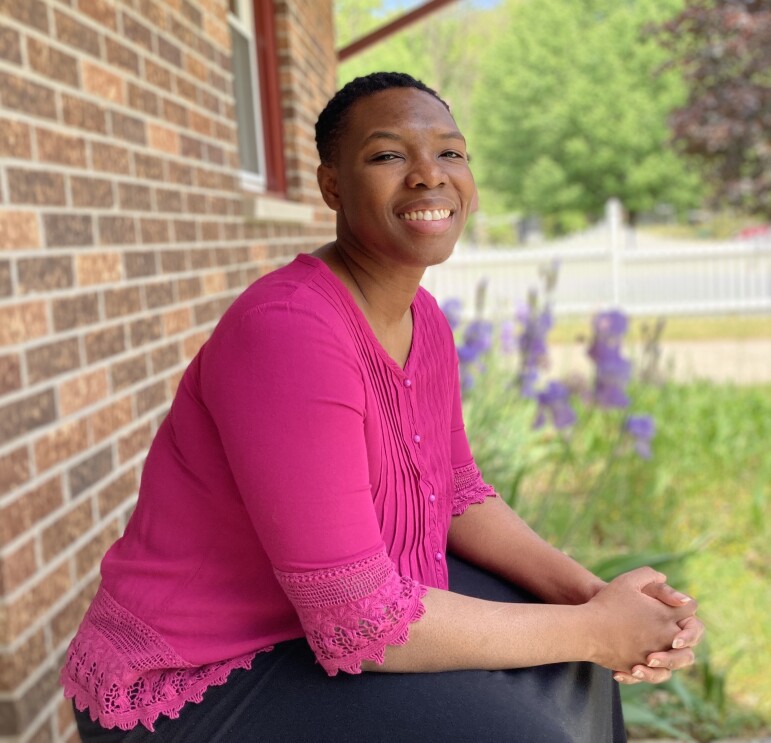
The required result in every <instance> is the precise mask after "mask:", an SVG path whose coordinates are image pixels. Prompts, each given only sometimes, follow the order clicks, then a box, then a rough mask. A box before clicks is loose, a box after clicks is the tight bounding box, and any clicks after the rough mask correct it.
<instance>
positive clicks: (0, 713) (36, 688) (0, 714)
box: [0, 668, 58, 743]
mask: <svg viewBox="0 0 771 743" xmlns="http://www.w3.org/2000/svg"><path fill="white" fill-rule="evenodd" d="M57 676H58V670H57V669H56V668H49V669H48V670H46V671H45V672H44V673H43V675H42V676H40V677H39V678H37V679H36V680H35V683H34V684H32V685H31V686H29V688H28V689H27V691H25V692H24V694H23V695H22V696H21V697H17V698H15V699H13V701H4V702H0V719H2V718H6V719H7V720H13V726H14V728H15V729H12V730H11V729H10V728H5V729H4V728H3V727H0V734H4V733H6V732H12V733H17V732H22V731H25V732H27V733H29V737H26V738H25V740H30V741H34V742H35V743H55V741H54V739H53V732H52V730H51V723H50V720H49V719H47V718H44V719H43V722H42V723H40V724H39V726H38V727H36V728H33V727H32V723H33V722H35V718H36V717H37V716H38V714H39V713H40V712H41V711H42V710H43V708H44V707H45V706H46V704H47V703H48V702H49V701H50V700H51V698H52V697H53V696H54V695H55V694H56V692H57V684H58V681H57ZM4 707H5V708H6V709H5V710H3V708H4ZM9 708H10V709H9ZM2 724H3V723H1V722H0V726H2ZM17 740H18V739H17Z"/></svg>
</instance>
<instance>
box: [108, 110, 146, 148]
mask: <svg viewBox="0 0 771 743" xmlns="http://www.w3.org/2000/svg"><path fill="white" fill-rule="evenodd" d="M110 121H111V126H112V135H113V136H114V137H117V138H118V139H123V140H125V141H126V142H131V143H132V144H141V145H144V144H146V143H147V131H146V127H145V122H144V121H143V120H142V119H140V118H137V117H136V116H128V115H126V114H122V113H118V112H117V111H110Z"/></svg>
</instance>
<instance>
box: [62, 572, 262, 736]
mask: <svg viewBox="0 0 771 743" xmlns="http://www.w3.org/2000/svg"><path fill="white" fill-rule="evenodd" d="M271 649H272V648H270V647H268V648H264V649H263V650H265V651H267V650H271ZM261 652H262V651H261ZM254 655H255V653H253V652H252V653H247V654H245V655H241V656H239V657H237V658H231V659H229V660H225V661H221V662H218V663H209V664H207V665H204V666H192V665H191V664H190V663H187V662H186V661H184V660H183V659H182V658H180V657H179V655H177V653H176V652H174V650H173V649H172V648H171V647H170V646H169V645H168V643H166V641H165V640H164V639H163V637H161V636H160V635H159V634H158V633H157V632H156V631H155V630H154V629H152V627H149V626H148V625H146V624H145V623H144V622H142V621H141V620H140V619H139V618H137V617H135V616H134V615H133V614H132V613H131V612H130V611H128V610H127V609H125V608H124V607H122V606H121V605H120V604H119V603H118V602H117V601H115V599H114V598H113V597H112V596H110V594H109V593H108V592H107V591H106V590H105V589H104V588H103V587H100V588H99V590H98V591H97V593H96V596H95V597H94V601H93V603H92V604H91V607H90V608H89V610H88V612H87V613H86V616H85V617H84V619H83V622H82V624H81V625H80V629H79V630H78V633H77V634H76V635H75V638H74V639H73V640H72V642H71V643H70V646H69V648H68V650H67V661H66V663H65V666H64V668H63V669H62V672H61V677H60V680H61V684H62V686H63V687H64V696H65V697H67V698H70V699H74V700H75V704H76V705H77V707H78V709H79V710H85V709H88V710H89V713H90V715H91V719H92V720H99V724H100V725H101V726H102V727H104V728H113V727H118V728H120V729H121V730H130V729H131V728H133V727H135V726H136V725H137V724H138V723H141V724H142V725H144V726H145V727H146V728H147V729H148V730H150V731H153V730H154V723H155V721H156V720H157V719H158V717H159V715H165V716H166V717H170V718H172V719H176V718H177V717H179V713H180V710H181V709H182V707H183V706H184V705H185V704H186V703H188V702H200V701H201V700H202V699H203V694H204V692H205V691H206V689H207V688H209V687H210V686H220V685H222V684H224V683H225V681H226V680H227V678H228V675H229V674H230V672H231V671H232V670H233V669H235V668H250V667H251V665H252V660H253V659H254Z"/></svg>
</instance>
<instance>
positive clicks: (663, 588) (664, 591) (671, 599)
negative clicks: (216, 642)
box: [643, 583, 693, 606]
mask: <svg viewBox="0 0 771 743" xmlns="http://www.w3.org/2000/svg"><path fill="white" fill-rule="evenodd" d="M643 593H645V594H647V595H648V596H650V597H651V598H654V599H658V600H659V601H661V602H662V603H664V604H667V605H668V606H682V605H683V604H687V603H688V602H689V601H692V600H693V599H691V597H690V596H686V595H685V594H684V593H682V592H681V591H676V590H675V589H674V588H672V586H670V585H669V584H668V583H649V584H648V585H647V586H645V587H644V588H643Z"/></svg>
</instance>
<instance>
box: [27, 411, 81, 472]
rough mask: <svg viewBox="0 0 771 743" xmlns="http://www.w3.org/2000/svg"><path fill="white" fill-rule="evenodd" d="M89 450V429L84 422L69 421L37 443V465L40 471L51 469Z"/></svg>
mask: <svg viewBox="0 0 771 743" xmlns="http://www.w3.org/2000/svg"><path fill="white" fill-rule="evenodd" d="M87 448H88V427H87V425H86V422H85V421H83V420H78V421H69V422H67V423H64V424H62V425H60V426H59V427H58V428H56V429H54V430H53V431H49V432H48V433H46V434H45V436H43V437H42V438H40V439H38V440H37V441H36V442H35V463H36V464H37V468H38V470H39V471H41V472H43V471H45V470H47V469H50V468H51V467H53V466H54V465H56V464H59V463H60V462H64V461H65V460H66V459H70V458H71V457H74V456H75V455H77V454H80V453H81V452H83V451H85V450H86V449H87Z"/></svg>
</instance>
